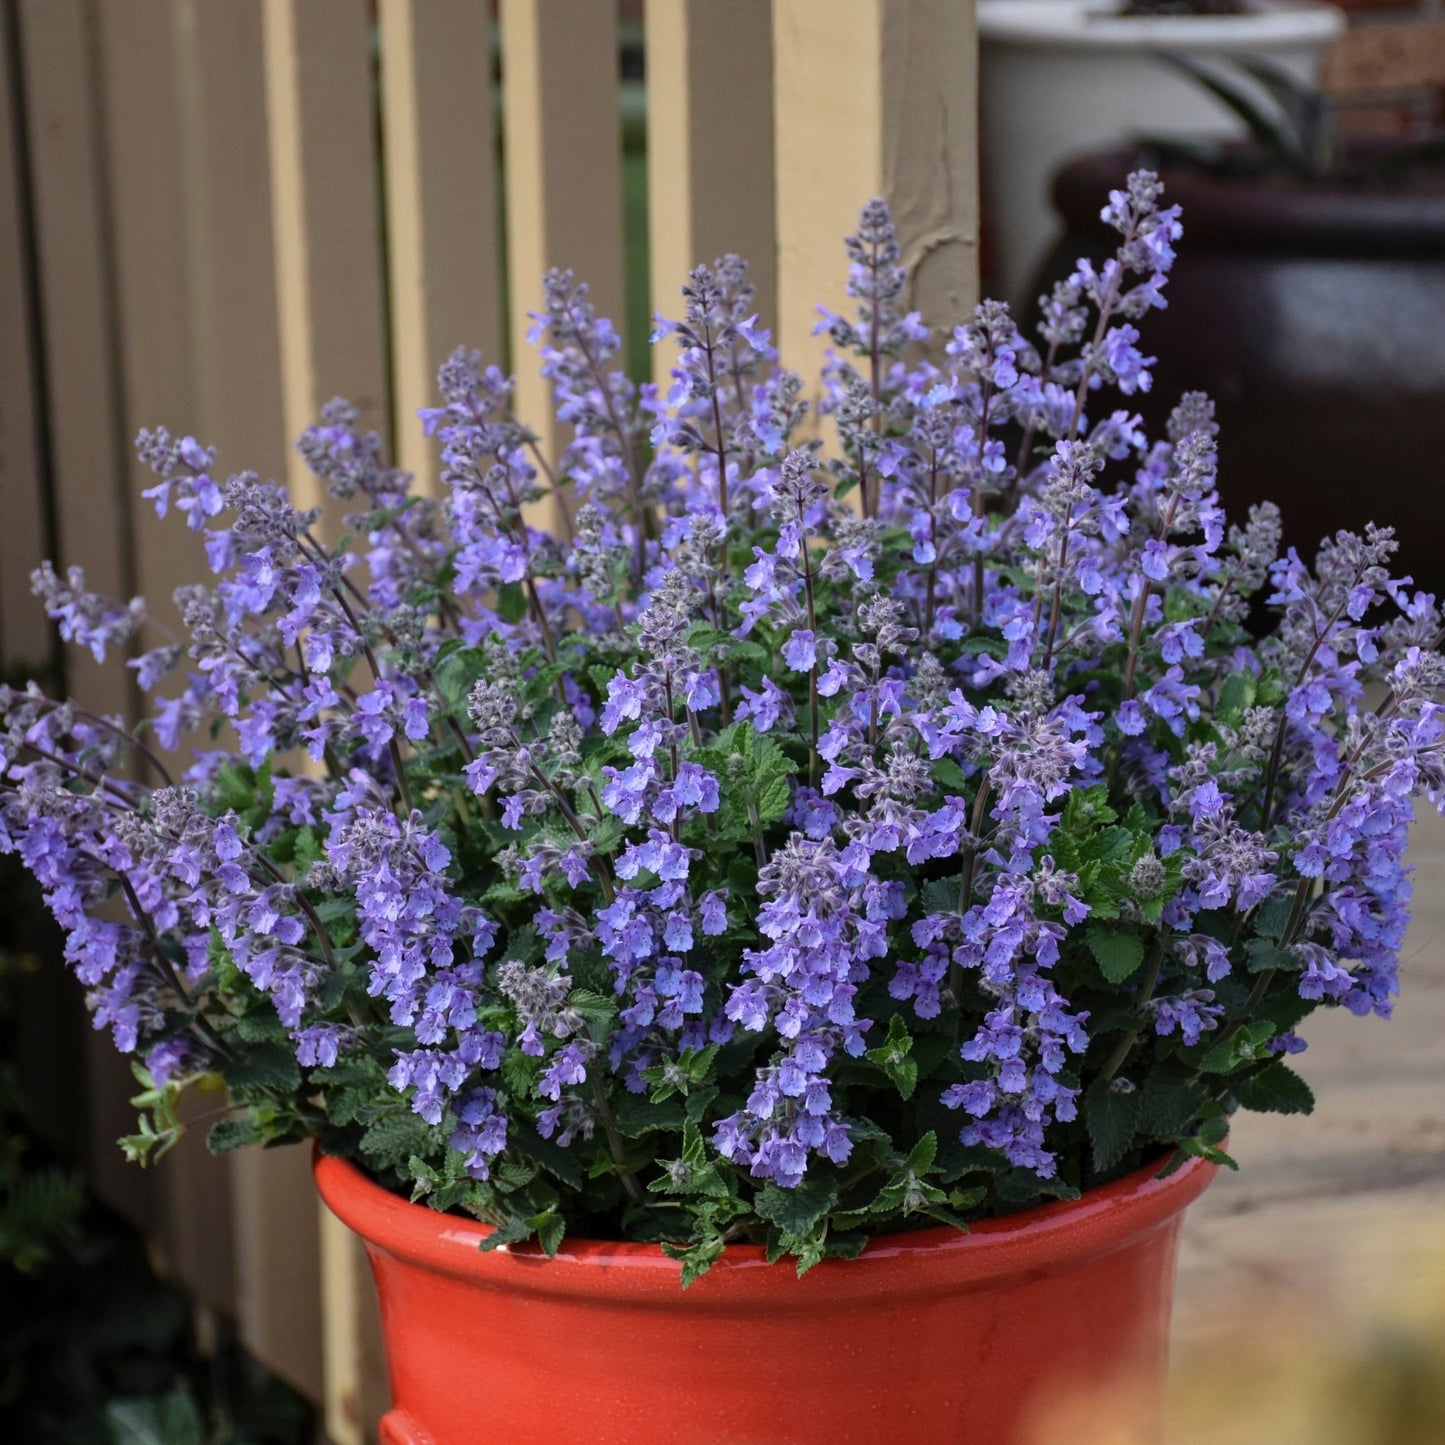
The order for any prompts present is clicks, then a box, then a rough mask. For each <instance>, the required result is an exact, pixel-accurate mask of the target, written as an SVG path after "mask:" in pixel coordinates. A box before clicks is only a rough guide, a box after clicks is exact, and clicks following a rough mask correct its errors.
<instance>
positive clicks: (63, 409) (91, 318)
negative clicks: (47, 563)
mask: <svg viewBox="0 0 1445 1445" xmlns="http://www.w3.org/2000/svg"><path fill="white" fill-rule="evenodd" d="M20 21H21V36H22V55H23V59H24V69H25V84H26V104H27V108H28V112H29V113H28V116H27V121H28V126H29V136H30V151H31V165H30V175H31V181H32V186H33V192H32V196H33V201H34V207H35V213H34V222H35V234H36V248H37V253H38V254H37V260H38V269H39V278H38V279H39V292H40V294H39V305H40V309H41V314H42V316H43V318H44V350H45V366H46V374H47V376H48V378H49V384H50V392H49V397H48V401H49V406H50V416H49V432H50V449H51V461H52V465H53V467H54V474H53V476H52V479H51V484H52V490H53V497H54V506H55V511H56V530H57V533H58V535H57V539H56V540H57V543H58V550H59V552H60V556H59V557H57V559H56V562H57V565H66V566H68V565H70V564H72V563H79V564H80V565H82V566H84V568H85V569H86V580H87V582H88V584H89V585H90V586H91V587H92V588H93V589H94V590H95V591H98V592H103V593H106V594H108V595H110V596H113V597H129V596H130V594H131V592H132V590H133V576H132V571H131V557H130V548H129V540H130V539H129V536H128V531H129V525H128V515H127V505H126V492H125V488H126V477H125V466H124V456H125V438H124V437H123V436H122V434H121V430H120V427H121V418H120V414H119V379H118V376H117V373H116V369H115V368H116V355H115V335H114V316H113V305H114V297H113V294H112V287H111V274H110V236H109V234H108V230H107V225H106V216H105V203H104V164H105V158H104V155H103V152H102V148H101V144H100V136H101V132H102V130H103V127H104V117H103V115H102V114H101V111H100V105H101V95H100V88H99V86H98V85H97V84H96V74H95V65H94V39H95V37H94V35H93V33H92V27H93V15H92V11H91V6H90V5H89V4H88V3H85V0H22V4H21V6H20ZM72 657H73V654H72ZM73 671H74V673H75V677H74V679H73V681H72V683H71V691H72V693H74V694H75V695H76V696H77V697H79V698H80V699H81V700H82V701H84V702H85V703H87V705H89V706H91V707H95V708H97V709H100V710H104V711H105V712H108V713H124V712H126V711H127V710H128V708H127V704H128V703H129V701H130V696H131V694H130V688H129V684H128V679H127V676H126V672H125V667H124V663H123V659H121V658H118V657H111V658H108V659H107V661H106V664H105V666H104V667H103V668H96V667H93V666H91V665H89V664H82V665H81V666H78V667H75V668H74V669H73Z"/></svg>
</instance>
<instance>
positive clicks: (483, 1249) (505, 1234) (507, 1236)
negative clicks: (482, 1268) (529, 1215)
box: [477, 1219, 535, 1254]
mask: <svg viewBox="0 0 1445 1445" xmlns="http://www.w3.org/2000/svg"><path fill="white" fill-rule="evenodd" d="M534 1233H535V1231H534V1230H533V1228H532V1225H531V1223H530V1222H529V1221H528V1220H525V1219H509V1220H508V1221H507V1222H506V1223H505V1224H499V1225H498V1226H497V1227H496V1228H495V1229H494V1230H493V1231H492V1232H491V1233H490V1234H489V1235H487V1237H486V1238H485V1239H484V1240H482V1242H481V1243H480V1244H479V1245H478V1246H477V1249H478V1251H479V1252H480V1253H482V1254H489V1253H491V1251H492V1250H494V1249H500V1248H501V1247H502V1246H503V1245H504V1244H521V1243H523V1242H524V1241H525V1240H528V1239H531V1237H532V1235H533V1234H534Z"/></svg>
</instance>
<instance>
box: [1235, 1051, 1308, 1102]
mask: <svg viewBox="0 0 1445 1445" xmlns="http://www.w3.org/2000/svg"><path fill="white" fill-rule="evenodd" d="M1234 1097H1235V1098H1236V1099H1238V1100H1239V1104H1240V1107H1241V1108H1243V1109H1253V1110H1255V1111H1256V1112H1257V1113H1261V1114H1310V1113H1313V1112H1314V1107H1315V1096H1314V1092H1313V1090H1311V1088H1310V1086H1309V1085H1308V1084H1307V1083H1305V1081H1304V1080H1303V1079H1302V1078H1300V1076H1299V1075H1298V1074H1297V1073H1295V1071H1294V1070H1293V1069H1291V1068H1290V1067H1289V1066H1288V1065H1287V1064H1283V1063H1279V1064H1269V1065H1268V1066H1266V1067H1265V1068H1263V1069H1261V1070H1260V1072H1259V1073H1257V1074H1251V1075H1250V1077H1249V1078H1247V1079H1242V1080H1240V1082H1239V1083H1237V1084H1236V1085H1235V1086H1234Z"/></svg>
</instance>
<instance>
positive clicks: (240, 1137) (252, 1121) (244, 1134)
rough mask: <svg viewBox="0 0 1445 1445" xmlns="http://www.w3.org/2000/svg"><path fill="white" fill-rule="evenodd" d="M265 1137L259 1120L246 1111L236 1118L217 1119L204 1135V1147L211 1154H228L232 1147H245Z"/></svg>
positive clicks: (257, 1142)
mask: <svg viewBox="0 0 1445 1445" xmlns="http://www.w3.org/2000/svg"><path fill="white" fill-rule="evenodd" d="M265 1137H266V1134H265V1130H264V1129H263V1128H262V1127H261V1123H260V1120H258V1119H257V1118H256V1116H255V1115H254V1114H252V1113H251V1112H249V1111H247V1112H246V1113H245V1114H242V1115H241V1116H240V1117H239V1118H236V1119H218V1120H217V1121H216V1123H214V1124H212V1125H211V1129H210V1132H209V1133H208V1134H207V1135H206V1148H207V1149H209V1150H210V1151H211V1153H212V1154H229V1153H230V1152H231V1150H233V1149H245V1148H248V1147H249V1146H250V1145H252V1144H259V1143H260V1142H261V1140H262V1139H264V1138H265Z"/></svg>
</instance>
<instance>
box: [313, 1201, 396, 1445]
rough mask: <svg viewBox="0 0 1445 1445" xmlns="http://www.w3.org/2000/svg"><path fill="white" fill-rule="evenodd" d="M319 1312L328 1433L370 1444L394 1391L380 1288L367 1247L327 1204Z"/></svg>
mask: <svg viewBox="0 0 1445 1445" xmlns="http://www.w3.org/2000/svg"><path fill="white" fill-rule="evenodd" d="M316 1209H317V1211H318V1213H319V1219H320V1231H321V1278H322V1286H321V1313H322V1322H323V1329H324V1333H323V1336H322V1344H323V1349H324V1351H325V1356H326V1397H325V1415H326V1434H327V1438H328V1439H329V1440H330V1442H331V1445H367V1442H368V1441H370V1440H373V1439H375V1438H376V1425H377V1421H378V1420H379V1419H380V1417H381V1416H382V1414H383V1413H384V1412H385V1410H386V1408H387V1406H388V1404H389V1402H390V1395H389V1390H388V1384H387V1375H386V1353H385V1350H384V1348H383V1346H382V1342H381V1325H380V1321H379V1319H378V1317H377V1307H376V1291H375V1288H374V1286H373V1284H372V1280H371V1268H370V1266H369V1265H368V1264H367V1262H366V1251H365V1250H364V1249H363V1248H362V1246H361V1242H360V1240H359V1239H358V1238H357V1237H356V1235H354V1234H353V1233H352V1232H351V1231H350V1230H349V1229H348V1228H347V1227H346V1225H344V1224H343V1223H342V1222H341V1221H340V1220H339V1219H337V1218H336V1216H335V1215H334V1214H332V1213H331V1211H330V1210H329V1209H327V1208H326V1206H325V1205H324V1204H321V1203H319V1202H318V1203H317V1205H316Z"/></svg>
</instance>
